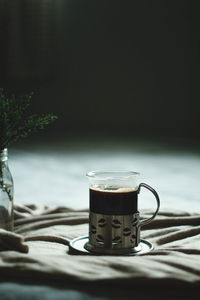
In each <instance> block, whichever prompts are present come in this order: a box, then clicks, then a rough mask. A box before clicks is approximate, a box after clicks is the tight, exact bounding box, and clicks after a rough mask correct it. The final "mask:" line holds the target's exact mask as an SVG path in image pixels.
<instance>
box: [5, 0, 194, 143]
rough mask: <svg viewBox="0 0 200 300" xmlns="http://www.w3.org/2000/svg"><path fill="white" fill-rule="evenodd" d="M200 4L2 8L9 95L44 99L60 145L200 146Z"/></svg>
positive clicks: (63, 1)
mask: <svg viewBox="0 0 200 300" xmlns="http://www.w3.org/2000/svg"><path fill="white" fill-rule="evenodd" d="M197 4H198V1H169V0H168V1H165V0H162V1H147V0H143V1H134V0H132V1H125V0H123V1H118V0H116V1H109V0H106V1H104V0H101V1H100V0H99V1H95V0H90V1H89V0H57V1H53V0H17V1H10V0H0V35H1V37H0V86H1V87H4V88H6V89H7V90H8V91H12V92H15V93H24V92H29V91H34V92H35V95H34V97H33V101H32V111H33V112H38V113H43V112H53V113H55V114H57V115H58V117H59V119H58V121H56V122H55V123H54V124H53V125H51V126H50V127H49V129H48V130H47V132H48V133H49V134H51V135H52V136H67V135H82V134H95V135H97V136H98V135H103V136H104V135H105V136H106V135H107V136H109V135H113V136H120V135H122V136H124V135H128V136H132V137H134V136H151V137H183V138H190V139H196V140H198V139H199V137H200V130H199V106H200V105H199V79H200V76H199V72H200V56H199V49H200V36H199V33H200V27H199V8H198V5H197ZM47 132H46V133H47Z"/></svg>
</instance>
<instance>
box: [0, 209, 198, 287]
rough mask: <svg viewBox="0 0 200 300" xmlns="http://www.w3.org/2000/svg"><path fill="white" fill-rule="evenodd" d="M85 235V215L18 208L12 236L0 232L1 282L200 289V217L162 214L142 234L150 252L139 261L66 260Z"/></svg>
mask: <svg viewBox="0 0 200 300" xmlns="http://www.w3.org/2000/svg"><path fill="white" fill-rule="evenodd" d="M150 215H151V212H148V211H146V212H144V214H143V217H144V218H147V217H150ZM87 234H88V212H87V211H75V210H72V209H68V208H66V207H57V208H55V209H50V208H48V207H37V206H34V205H29V206H20V205H17V206H16V207H15V231H14V233H10V232H7V231H5V230H3V229H1V230H0V250H1V251H0V277H1V279H2V278H4V279H5V278H7V279H9V280H12V281H15V280H19V279H20V278H21V279H23V280H25V279H31V280H32V281H34V282H43V283H44V282H46V283H47V284H48V283H49V284H56V283H60V284H61V283H63V284H64V285H69V284H70V283H72V284H76V285H78V286H79V287H80V286H81V284H82V285H84V284H90V286H91V284H94V285H96V286H97V285H99V286H102V284H103V286H108V285H112V286H115V287H117V288H118V289H119V288H120V289H121V290H123V289H132V290H134V289H135V288H136V287H137V288H138V287H142V289H143V292H144V291H145V287H147V286H151V287H152V286H154V287H158V286H159V287H161V286H164V287H165V288H166V287H175V286H176V287H177V286H178V287H179V288H181V289H182V288H183V287H186V286H189V287H192V288H195V289H198V290H199V289H200V214H189V213H184V212H182V213H181V212H177V211H176V212H167V211H163V212H162V211H161V212H160V213H159V214H158V216H157V217H156V219H155V220H154V221H153V222H152V223H150V224H149V225H147V226H146V227H144V228H143V229H142V232H141V237H142V238H143V239H147V240H148V241H150V242H151V243H153V245H154V248H155V249H154V250H153V251H152V252H150V253H148V254H143V255H141V256H103V255H102V256H97V255H92V256H91V255H70V254H69V253H68V244H69V242H70V241H71V240H72V239H74V238H76V237H78V236H83V235H87ZM167 290H168V289H166V292H167ZM168 291H169V290H168Z"/></svg>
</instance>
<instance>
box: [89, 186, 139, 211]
mask: <svg viewBox="0 0 200 300" xmlns="http://www.w3.org/2000/svg"><path fill="white" fill-rule="evenodd" d="M137 195H138V192H137V191H122V192H119V191H116V192H114V191H112V192H111V191H109V192H108V191H106V190H93V189H90V211H92V212H94V213H99V214H105V215H128V214H132V213H135V212H137Z"/></svg>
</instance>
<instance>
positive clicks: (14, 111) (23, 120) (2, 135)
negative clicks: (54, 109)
mask: <svg viewBox="0 0 200 300" xmlns="http://www.w3.org/2000/svg"><path fill="white" fill-rule="evenodd" d="M32 96H33V93H30V94H28V95H22V96H18V97H16V96H15V95H11V96H10V97H6V95H5V93H4V90H3V88H0V151H2V150H3V149H4V148H7V147H8V146H9V145H10V144H11V143H13V142H16V141H18V140H19V139H20V138H25V137H27V136H28V135H29V134H31V133H33V132H36V131H38V130H40V129H43V128H44V127H46V126H47V125H48V124H50V123H51V122H53V121H54V120H56V119H57V116H55V115H53V114H45V115H42V116H37V115H36V114H34V115H30V116H26V115H25V113H26V110H27V108H28V107H29V105H30V101H31V98H32Z"/></svg>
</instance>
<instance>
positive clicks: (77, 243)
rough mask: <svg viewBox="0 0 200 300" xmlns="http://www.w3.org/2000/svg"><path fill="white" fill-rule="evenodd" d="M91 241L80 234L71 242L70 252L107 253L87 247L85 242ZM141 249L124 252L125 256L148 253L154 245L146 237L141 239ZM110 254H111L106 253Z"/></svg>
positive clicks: (86, 253) (79, 253) (80, 253)
mask: <svg viewBox="0 0 200 300" xmlns="http://www.w3.org/2000/svg"><path fill="white" fill-rule="evenodd" d="M88 241H89V238H88V236H80V237H78V238H76V239H74V240H72V241H71V242H70V243H69V254H77V255H83V254H84V255H105V254H102V253H94V252H91V251H88V250H86V249H85V247H84V246H85V244H86V243H87V242H88ZM138 246H139V249H140V250H139V251H137V252H130V253H127V254H123V256H137V255H141V254H144V253H148V252H150V251H152V250H153V248H154V247H153V245H152V244H151V243H150V242H149V241H147V240H144V239H141V240H140V243H139V245H138ZM106 255H110V254H106ZM113 255H122V254H113Z"/></svg>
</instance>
